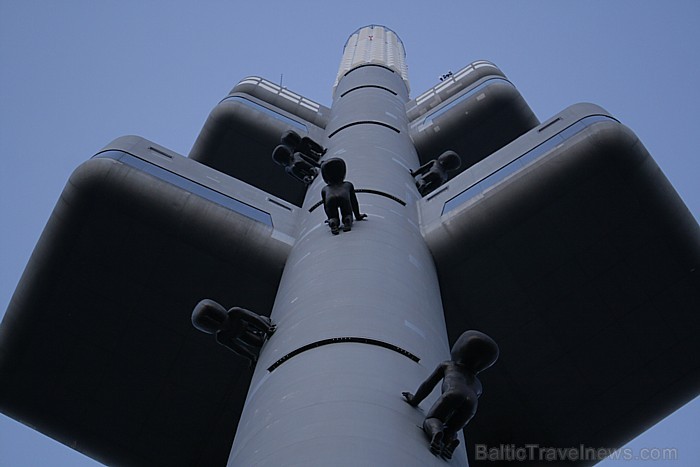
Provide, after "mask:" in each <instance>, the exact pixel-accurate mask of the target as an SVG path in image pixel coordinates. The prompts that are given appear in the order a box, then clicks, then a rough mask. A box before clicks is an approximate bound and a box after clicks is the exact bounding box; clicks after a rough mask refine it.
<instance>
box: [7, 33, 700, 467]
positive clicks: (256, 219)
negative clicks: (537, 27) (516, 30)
mask: <svg viewBox="0 0 700 467" xmlns="http://www.w3.org/2000/svg"><path fill="white" fill-rule="evenodd" d="M339 160H342V161H340V162H339ZM339 164H340V165H339ZM340 166H344V167H346V171H345V172H346V173H345V172H344V173H343V174H342V175H344V178H345V181H346V182H351V183H348V184H341V183H340V182H342V180H340V181H338V180H335V181H334V180H331V178H332V177H331V175H332V171H331V168H333V167H336V168H337V167H340ZM341 172H342V171H341ZM340 178H341V179H342V178H343V177H340ZM336 185H337V187H341V188H342V190H340V191H343V190H344V191H343V193H344V195H343V196H345V195H347V199H346V198H342V199H343V200H349V201H347V202H348V206H350V204H352V200H353V199H356V200H357V203H358V204H359V206H357V209H354V211H355V212H354V213H352V214H350V215H349V216H348V215H346V214H347V212H344V213H343V214H342V215H341V216H340V217H338V218H337V219H336V218H333V214H331V212H332V211H333V209H332V208H333V202H335V201H333V202H330V201H329V199H330V196H331V195H330V194H329V193H332V192H333V190H332V189H329V187H333V186H336ZM334 196H335V195H334ZM324 200H325V202H324ZM343 202H345V201H343ZM339 203H340V204H342V202H339ZM335 215H336V216H338V214H337V213H336V214H335ZM365 215H366V217H365ZM353 217H354V218H355V220H354V222H352V220H353ZM698 266H700V229H699V228H698V224H697V222H696V221H695V219H694V218H693V216H692V214H691V213H690V212H689V211H688V210H687V208H686V207H685V205H684V204H683V202H682V201H681V200H680V198H679V197H678V195H677V194H676V193H675V191H674V189H673V187H672V186H671V185H670V184H669V182H668V181H667V180H666V178H665V177H664V175H663V174H662V173H661V172H660V170H659V168H658V167H657V166H656V164H655V163H654V161H653V159H652V158H651V156H650V155H649V154H648V152H647V151H646V149H645V148H644V146H643V145H642V144H641V142H640V141H639V140H638V138H637V137H636V136H635V135H634V133H632V132H631V131H630V130H629V129H628V128H627V127H625V126H624V125H623V124H622V123H620V122H619V121H618V120H616V119H615V118H614V117H613V116H611V115H610V114H609V113H608V112H606V111H605V110H604V109H603V108H601V107H598V106H597V105H593V104H575V105H572V106H570V107H568V108H566V109H564V110H562V111H561V112H559V113H558V114H556V115H554V116H551V117H550V118H548V119H547V120H545V121H543V122H540V121H539V120H538V119H537V117H536V116H535V115H534V113H533V112H532V110H531V109H530V107H529V106H528V105H527V103H526V102H525V100H524V99H523V97H522V96H521V95H520V93H519V92H518V91H517V89H516V88H515V86H514V85H513V84H512V83H511V82H510V81H509V80H508V79H507V78H506V76H505V75H504V74H503V72H502V71H501V70H500V69H499V68H498V67H496V66H495V65H494V64H493V63H490V62H488V61H485V60H478V61H475V62H472V63H470V64H468V65H466V66H465V67H464V68H462V69H460V70H458V71H456V72H454V73H452V72H450V73H448V74H446V75H443V76H442V77H441V81H440V82H439V83H438V84H436V85H435V86H433V87H432V88H430V89H428V90H426V91H423V92H422V93H421V94H419V95H417V97H411V96H410V95H409V83H408V73H407V67H406V62H405V51H404V45H403V43H402V42H401V40H400V39H399V37H398V36H397V35H396V34H395V33H394V32H393V31H392V30H390V29H388V28H386V27H383V26H378V25H370V26H366V27H362V28H360V29H358V30H357V31H355V32H354V33H353V34H352V35H351V36H350V37H349V39H348V41H347V43H346V45H345V48H344V51H343V55H342V59H341V64H340V68H339V72H338V77H337V79H336V81H335V83H334V84H333V102H332V105H331V107H326V106H324V105H321V104H319V103H317V102H314V101H313V100H311V99H309V98H307V97H304V96H301V95H299V94H297V93H295V92H294V91H293V90H290V89H287V88H282V87H280V86H278V85H276V84H275V83H272V82H270V81H268V80H266V79H264V78H261V77H257V76H251V77H247V78H245V79H243V80H242V81H240V82H239V83H238V84H237V85H236V86H235V87H234V88H233V89H232V90H231V92H230V93H229V94H228V95H227V96H226V97H225V98H224V99H223V100H222V101H221V102H220V103H219V104H218V105H216V107H215V108H214V109H213V110H212V112H211V114H210V116H209V118H208V119H207V121H206V122H205V124H204V127H203V129H202V131H201V133H200V135H199V136H198V138H197V140H196V142H195V144H194V145H193V148H192V151H191V152H190V154H189V156H188V157H183V156H182V155H179V154H176V153H175V152H173V151H170V150H169V149H167V148H164V147H162V146H160V145H158V144H157V143H155V142H152V141H148V140H146V139H144V138H140V137H136V136H126V137H122V138H118V139H116V140H115V141H113V142H111V143H110V144H108V145H107V146H106V147H105V148H103V149H102V150H101V151H99V152H98V153H97V154H96V155H95V156H94V157H93V158H92V159H90V160H88V161H86V162H85V163H84V164H82V165H81V166H80V167H78V168H77V169H76V170H75V172H74V173H73V174H72V175H71V178H70V180H69V183H68V184H67V185H66V188H65V189H64V191H63V193H62V194H61V197H60V199H59V200H58V203H57V205H56V208H55V209H54V212H53V214H52V216H51V218H50V219H49V222H48V223H47V226H46V228H45V230H44V233H43V234H42V237H41V238H40V240H39V242H38V244H37V247H36V248H35V251H34V253H33V254H32V257H31V259H30V261H29V263H28V265H27V267H26V270H25V272H24V275H23V276H22V279H21V281H20V283H19V285H18V287H17V290H16V291H15V294H14V296H13V298H12V301H11V303H10V306H9V307H8V311H7V313H6V315H5V317H4V319H3V322H2V324H1V325H0V410H2V411H3V412H4V413H6V414H7V415H9V416H11V417H13V418H15V419H17V420H19V421H21V422H22V423H25V424H27V425H30V426H32V427H34V428H36V429H37V430H39V431H41V432H43V433H45V434H47V435H49V436H51V437H53V438H55V439H57V440H59V441H61V442H62V443H64V444H66V445H69V446H71V447H72V448H74V449H76V450H79V451H81V452H83V453H85V454H86V455H88V456H90V457H93V458H95V459H97V460H99V461H102V462H104V463H106V464H110V465H111V464H118V465H148V466H150V465H171V466H174V465H183V466H190V465H225V464H228V465H230V466H248V465H259V466H263V465H269V466H280V465H319V466H327V465H382V466H394V465H395V466H406V465H416V466H426V465H443V464H445V463H449V464H450V465H455V466H457V465H462V466H464V465H467V464H471V465H482V464H483V465H494V462H496V463H498V464H499V465H500V464H501V463H505V462H506V461H509V460H513V459H508V458H507V455H506V454H507V453H508V452H510V451H508V450H504V449H503V447H504V446H506V447H513V448H514V449H516V448H519V449H520V450H519V451H518V452H521V450H522V449H528V448H527V447H528V446H533V445H536V446H540V447H542V448H548V447H551V448H570V447H572V446H573V447H580V449H579V450H577V451H576V452H575V453H571V452H569V451H567V452H569V454H567V456H568V457H567V458H565V459H563V458H562V459H558V460H559V461H561V463H566V464H570V465H592V464H594V463H595V462H596V461H598V460H600V459H599V458H598V457H596V456H597V455H598V453H600V450H599V449H598V448H612V447H616V446H621V445H623V444H624V443H626V442H627V441H629V440H630V439H632V438H633V437H634V436H636V435H638V434H639V433H641V432H642V431H644V430H645V429H647V428H648V427H649V426H651V425H653V424H654V423H656V422H657V421H658V420H660V419H661V418H663V417H664V416H666V415H668V414H669V413H670V412H672V411H673V410H675V409H677V408H678V407H680V406H681V405H683V404H684V403H685V402H687V401H689V400H691V399H692V398H694V397H696V396H697V394H698V393H700V387H698V383H697V381H698V380H699V378H698V376H700V369H698V367H697V363H696V362H695V361H694V356H695V355H697V354H698V353H699V352H700V341H698V339H697V338H696V336H697V333H698V332H699V331H700V317H699V316H698V313H697V310H698V304H699V303H700V283H699V280H698V275H697V270H698ZM205 299H206V300H205ZM219 304H221V305H219ZM222 305H223V306H222ZM227 308H229V309H230V310H228V311H227V310H226V309H227ZM193 309H194V310H195V315H196V316H199V315H197V314H196V313H197V312H199V311H202V310H204V312H203V313H204V314H203V315H202V316H203V317H204V318H207V319H209V318H211V319H212V320H213V321H210V322H206V319H204V320H200V319H199V318H195V317H194V315H193ZM233 316H244V317H246V319H248V320H249V321H246V322H245V323H244V321H243V318H240V320H241V321H240V322H239V321H236V319H239V318H236V319H234V318H233ZM217 319H220V321H216V320H217ZM254 322H255V323H258V324H257V325H252V324H250V323H254ZM193 323H194V324H195V325H196V326H198V328H199V329H202V330H205V331H207V332H209V330H211V329H214V330H215V331H216V332H217V337H216V339H214V338H213V336H211V335H206V334H205V333H202V332H200V331H198V330H197V329H195V327H194V326H193ZM203 323H204V324H203ZM212 323H213V324H212ZM222 323H223V324H222ZM246 323H247V324H246ZM217 326H219V327H217ZM255 326H258V327H259V329H257V328H256V327H255ZM260 329H264V330H263V331H260ZM241 330H242V331H241ZM467 330H478V331H481V332H483V333H486V334H488V336H491V337H492V338H493V340H495V342H497V343H498V347H499V348H500V356H499V358H498V361H497V362H496V363H495V365H494V366H493V367H492V368H490V369H489V370H488V371H485V372H484V374H483V377H481V375H480V376H479V378H480V379H481V383H483V394H481V397H479V402H478V410H476V415H474V418H473V419H471V421H469V424H468V425H467V426H466V428H465V429H464V431H462V430H461V426H462V425H463V423H462V424H460V425H459V428H460V430H459V433H458V434H457V439H458V440H459V444H458V445H457V444H456V443H452V444H450V443H447V440H444V442H442V445H443V447H445V446H447V445H448V444H449V445H450V449H453V448H454V447H455V446H456V448H455V449H454V452H453V453H450V454H452V455H451V458H450V456H449V455H446V453H447V449H446V448H445V449H443V450H442V451H441V449H442V448H441V447H440V446H441V444H440V443H441V441H440V440H437V441H436V439H435V437H432V438H430V437H428V436H426V432H424V427H426V426H428V428H429V426H434V424H433V425H430V424H428V422H427V421H425V419H426V418H428V419H431V420H433V422H435V420H443V421H444V420H447V419H448V418H449V417H455V414H458V413H459V414H460V415H459V417H456V418H460V417H461V422H466V421H467V420H469V417H468V416H471V415H473V412H474V410H475V407H476V404H475V400H471V402H470V404H471V405H469V410H468V411H466V412H465V411H464V410H462V409H461V408H460V407H462V408H463V406H460V405H459V404H461V403H462V402H459V404H458V403H457V402H454V401H452V402H450V404H452V405H449V404H448V405H446V406H441V407H443V408H444V407H452V408H453V409H454V410H451V411H449V412H450V413H439V412H440V410H437V411H434V410H433V409H431V406H432V405H433V403H436V401H437V402H440V401H444V400H447V399H449V397H452V396H454V397H456V398H457V399H459V398H460V397H461V398H462V399H459V400H460V401H463V399H464V397H463V396H464V394H474V395H476V396H478V395H479V394H478V393H480V391H481V389H480V388H481V383H479V382H478V380H476V379H474V378H471V376H474V375H471V376H470V377H469V378H467V380H468V381H467V382H466V383H465V385H466V386H468V387H467V388H466V389H465V388H463V389H464V390H463V391H461V392H460V391H451V389H450V384H451V383H450V382H449V381H448V380H450V377H449V375H448V374H451V375H452V376H453V377H454V375H455V374H457V373H459V374H462V373H464V371H466V370H464V365H465V364H466V363H465V362H466V360H464V359H460V358H461V357H460V356H459V355H458V354H459V352H457V351H456V350H455V349H457V348H458V347H459V345H458V344H460V343H461V342H463V336H465V335H466V336H472V335H476V334H463V333H464V332H465V331H467ZM236 333H238V334H236ZM246 333H248V334H246ZM477 334H478V335H481V333H477ZM244 335H245V336H247V337H246V339H248V340H247V341H246V342H245V343H244V342H242V340H241V339H243V337H241V336H244ZM476 342H477V344H479V345H481V344H482V343H483V342H485V340H481V341H479V340H478V339H477V341H476ZM219 343H222V344H224V345H219ZM244 344H245V345H247V346H248V347H249V351H248V353H245V352H242V351H241V352H239V353H245V354H246V355H248V356H249V358H250V360H251V364H250V365H249V362H248V360H246V359H244V358H240V357H239V356H236V355H234V354H233V353H232V352H230V351H229V349H227V347H229V348H230V349H232V350H234V351H236V350H237V349H238V350H239V351H240V349H241V346H242V345H244ZM465 348H470V349H472V350H473V349H474V348H475V347H467V346H465ZM251 349H252V350H251ZM451 349H452V351H451ZM482 350H483V349H482ZM477 354H478V352H477ZM477 360H478V359H477ZM253 362H254V364H252V363H253ZM490 363H493V359H491V360H488V361H486V360H484V361H481V362H480V364H481V366H479V365H477V366H478V368H484V367H486V366H488V365H489V364H490ZM477 366H475V367H474V368H476V367H477ZM463 370H464V371H463ZM450 371H451V372H452V373H450ZM460 372H462V373H460ZM476 372H478V371H473V372H472V373H474V374H475V373H476ZM443 377H444V379H443V381H447V382H446V383H445V385H444V386H442V387H441V382H440V381H439V380H440V379H441V378H443ZM457 379H459V378H457ZM422 382H425V383H426V384H421V383H422ZM427 383H430V384H427ZM433 383H437V386H436V387H435V389H434V390H432V392H430V389H431V388H432V386H431V384H433ZM452 383H454V379H453V380H452ZM428 386H430V387H429V388H428V389H425V388H426V387H428ZM416 388H418V390H417V389H416ZM443 390H444V391H445V392H446V393H448V396H449V397H447V398H443V397H442V395H441V392H442V391H443ZM470 391H471V392H470ZM413 392H415V393H416V394H415V395H414V394H412V393H413ZM452 392H456V393H459V394H456V395H455V394H452ZM403 393H406V394H408V395H403ZM426 395H427V396H426ZM413 396H415V397H417V399H416V400H418V399H421V402H420V403H419V404H414V405H417V406H416V407H413V406H411V404H409V403H407V402H411V397H413ZM423 396H426V397H425V400H422V398H423ZM457 399H455V400H457ZM467 399H468V398H467ZM472 399H475V398H472ZM438 405H439V404H436V405H435V407H437V406H438ZM460 411H461V412H460ZM442 412H444V410H443V411H442ZM467 412H469V413H467ZM465 414H466V415H465ZM431 417H432V418H431ZM440 417H442V418H440ZM424 421H425V425H424ZM448 424H449V422H445V424H444V427H447V426H448ZM428 428H425V430H428ZM445 432H446V433H447V432H448V431H447V428H445ZM445 436H447V435H445ZM448 437H449V436H448ZM436 446H437V448H436ZM431 450H432V452H431ZM526 453H527V456H526V458H524V459H521V458H518V459H517V460H518V465H540V464H541V461H542V459H543V456H547V455H549V452H545V451H541V450H539V451H538V450H532V449H530V450H528V451H527V452H526ZM441 454H442V455H441Z"/></svg>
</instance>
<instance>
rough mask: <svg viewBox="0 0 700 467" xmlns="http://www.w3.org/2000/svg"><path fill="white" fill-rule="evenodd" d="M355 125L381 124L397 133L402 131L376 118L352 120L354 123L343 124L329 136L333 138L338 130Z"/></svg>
mask: <svg viewBox="0 0 700 467" xmlns="http://www.w3.org/2000/svg"><path fill="white" fill-rule="evenodd" d="M355 125H379V126H383V127H386V128H389V129H390V130H394V131H395V132H397V133H401V130H399V129H398V128H394V127H393V126H391V125H389V124H388V123H384V122H375V121H374V120H362V121H359V122H352V123H348V124H347V125H343V126H341V127H340V128H338V129H337V130H335V131H334V132H333V133H331V134H330V135H328V137H329V138H332V137H333V136H335V135H336V134H338V132H340V131H343V130H344V129H346V128H350V127H351V126H355Z"/></svg>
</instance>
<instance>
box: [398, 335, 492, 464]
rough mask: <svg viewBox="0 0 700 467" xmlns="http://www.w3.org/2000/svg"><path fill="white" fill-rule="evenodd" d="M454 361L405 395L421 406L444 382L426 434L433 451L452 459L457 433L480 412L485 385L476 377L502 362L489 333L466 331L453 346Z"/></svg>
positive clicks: (424, 422)
mask: <svg viewBox="0 0 700 467" xmlns="http://www.w3.org/2000/svg"><path fill="white" fill-rule="evenodd" d="M451 353H452V360H448V361H446V362H442V363H441V364H439V365H438V366H437V368H436V369H435V371H433V373H432V374H431V375H430V376H429V377H428V379H426V380H425V381H424V382H423V383H422V384H421V385H420V386H419V387H418V390H417V391H416V393H415V395H414V394H412V393H410V392H404V393H403V396H404V398H405V399H406V402H408V403H409V404H410V405H412V406H413V407H417V406H418V404H420V402H421V401H422V400H423V399H425V398H426V397H427V396H428V395H429V394H430V393H431V392H432V390H433V388H434V387H435V385H437V383H438V382H439V381H440V380H442V395H441V396H440V397H439V398H438V400H437V401H435V403H434V404H433V406H432V407H431V408H430V410H429V411H428V414H427V415H426V416H425V420H424V421H423V431H424V432H425V433H426V435H427V436H428V438H429V439H430V452H432V453H433V454H436V455H440V456H442V457H444V458H445V459H451V458H452V454H453V453H454V450H455V448H456V447H457V446H458V445H459V440H458V439H457V433H459V431H460V430H461V429H462V428H464V427H465V426H466V425H467V423H469V421H470V420H471V419H472V417H473V416H474V414H475V413H476V407H477V400H478V398H479V396H481V389H482V388H481V382H480V381H479V379H478V378H477V377H476V375H477V374H478V373H479V372H481V371H483V370H485V369H486V368H488V367H490V366H491V365H493V364H494V363H495V362H496V360H497V359H498V353H499V350H498V345H497V344H496V342H494V340H493V339H491V338H490V337H489V336H487V335H486V334H484V333H482V332H479V331H466V332H464V333H463V334H462V335H461V336H459V338H458V339H457V342H455V344H454V346H452V352H451Z"/></svg>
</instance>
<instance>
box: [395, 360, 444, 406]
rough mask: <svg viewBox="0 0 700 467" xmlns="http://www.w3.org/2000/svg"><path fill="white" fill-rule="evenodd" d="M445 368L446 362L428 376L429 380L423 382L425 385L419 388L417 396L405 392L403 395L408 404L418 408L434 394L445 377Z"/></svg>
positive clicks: (422, 384)
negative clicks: (429, 395)
mask: <svg viewBox="0 0 700 467" xmlns="http://www.w3.org/2000/svg"><path fill="white" fill-rule="evenodd" d="M445 367H446V364H445V362H443V363H441V364H439V365H438V366H437V368H435V371H433V373H432V374H431V375H430V376H428V379H426V380H425V381H423V383H421V385H420V386H418V390H417V391H416V393H415V395H414V394H411V393H410V392H403V393H402V394H403V397H404V398H405V399H406V402H408V403H409V404H411V405H412V406H413V407H417V406H418V404H420V403H421V402H422V401H423V399H425V398H426V397H428V394H430V393H431V392H432V390H433V388H434V387H435V386H436V385H437V383H439V382H440V380H441V379H442V378H444V377H445Z"/></svg>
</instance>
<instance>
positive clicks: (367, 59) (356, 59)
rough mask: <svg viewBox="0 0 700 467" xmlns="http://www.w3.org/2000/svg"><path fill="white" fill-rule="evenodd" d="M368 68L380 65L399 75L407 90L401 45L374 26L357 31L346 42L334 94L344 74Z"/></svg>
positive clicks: (389, 33) (398, 41)
mask: <svg viewBox="0 0 700 467" xmlns="http://www.w3.org/2000/svg"><path fill="white" fill-rule="evenodd" d="M368 64H376V65H382V66H385V67H387V68H390V69H392V70H394V71H395V72H396V73H398V74H399V75H401V77H402V78H403V80H404V82H405V83H406V87H407V88H408V89H409V90H410V86H409V83H408V67H407V66H406V50H405V49H404V47H403V42H401V39H399V36H397V35H396V33H395V32H394V31H392V30H391V29H389V28H387V27H385V26H380V25H376V24H372V25H369V26H365V27H362V28H360V29H358V30H357V31H355V32H354V33H352V34H351V35H350V37H349V38H348V40H347V42H346V43H345V48H344V49H343V58H342V59H341V60H340V68H339V69H338V76H337V78H336V79H335V83H334V84H333V90H334V91H335V88H336V86H338V83H339V82H340V79H341V78H342V77H343V76H344V75H345V74H346V73H347V72H348V71H350V70H352V69H354V68H357V67H359V66H362V65H368Z"/></svg>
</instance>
